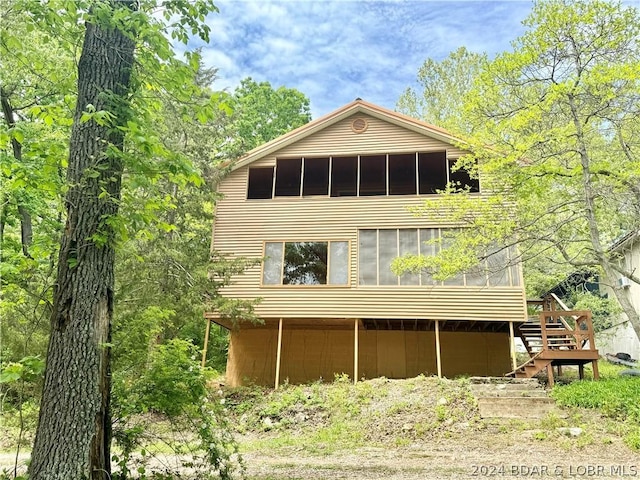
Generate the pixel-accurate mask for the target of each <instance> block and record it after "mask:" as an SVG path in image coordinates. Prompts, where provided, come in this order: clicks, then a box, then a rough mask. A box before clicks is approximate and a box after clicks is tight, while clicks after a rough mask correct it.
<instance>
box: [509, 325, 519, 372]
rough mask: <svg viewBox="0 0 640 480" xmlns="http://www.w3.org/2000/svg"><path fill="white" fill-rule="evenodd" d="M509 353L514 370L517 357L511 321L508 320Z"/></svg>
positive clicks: (516, 365)
mask: <svg viewBox="0 0 640 480" xmlns="http://www.w3.org/2000/svg"><path fill="white" fill-rule="evenodd" d="M509 354H510V355H511V367H512V368H513V371H514V372H515V371H516V369H517V368H518V359H517V358H516V337H515V334H514V333H513V322H509Z"/></svg>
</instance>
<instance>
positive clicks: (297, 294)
mask: <svg viewBox="0 0 640 480" xmlns="http://www.w3.org/2000/svg"><path fill="white" fill-rule="evenodd" d="M251 292H254V293H253V294H252V293H251ZM224 294H225V295H228V296H231V297H236V298H255V297H261V298H262V302H261V304H259V305H258V306H257V307H256V313H257V314H258V315H259V316H262V317H265V318H269V317H309V318H336V317H338V318H397V319H402V318H406V319H413V318H428V319H431V320H486V321H510V320H513V321H523V320H524V319H525V318H526V309H525V297H524V294H523V292H522V290H520V289H519V288H485V289H476V290H474V289H471V288H464V287H458V288H447V287H414V288H408V287H393V288H386V287H370V288H362V287H356V288H334V287H317V288H304V287H303V288H300V287H298V288H296V287H281V288H255V289H254V288H248V287H245V288H238V286H230V287H226V288H225V289H224Z"/></svg>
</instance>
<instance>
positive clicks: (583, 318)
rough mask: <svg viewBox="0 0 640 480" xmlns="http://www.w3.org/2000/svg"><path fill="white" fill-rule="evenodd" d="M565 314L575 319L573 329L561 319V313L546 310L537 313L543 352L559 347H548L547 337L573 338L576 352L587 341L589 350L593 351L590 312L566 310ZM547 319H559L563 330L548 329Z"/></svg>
mask: <svg viewBox="0 0 640 480" xmlns="http://www.w3.org/2000/svg"><path fill="white" fill-rule="evenodd" d="M566 312H567V313H568V314H569V315H570V316H572V317H573V318H575V319H576V320H575V322H576V324H575V326H574V327H571V326H570V325H568V324H567V323H566V321H564V320H563V319H562V316H563V312H562V311H559V310H547V311H542V312H540V313H539V318H540V333H541V337H542V348H543V349H544V350H553V349H558V348H559V347H560V346H559V345H550V343H549V337H551V338H553V337H573V339H574V340H575V342H576V343H575V348H576V349H577V350H582V349H583V347H584V345H585V344H586V342H587V341H589V346H590V347H591V348H590V349H591V350H593V347H594V332H593V323H592V322H591V312H590V311H589V310H567V311H566ZM547 319H559V320H561V322H562V324H563V326H564V327H565V328H564V329H561V330H560V329H555V330H554V329H548V324H547ZM583 325H584V327H583Z"/></svg>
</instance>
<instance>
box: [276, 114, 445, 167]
mask: <svg viewBox="0 0 640 480" xmlns="http://www.w3.org/2000/svg"><path fill="white" fill-rule="evenodd" d="M356 117H361V118H365V119H366V120H367V122H368V124H369V127H368V128H367V130H366V131H365V132H364V133H354V132H353V131H352V130H351V122H352V120H353V119H354V118H356ZM448 146H449V145H447V144H446V143H443V142H441V141H439V140H436V139H433V138H430V137H425V136H424V135H420V134H419V133H416V132H412V131H411V130H407V129H404V128H401V127H398V126H397V125H393V124H391V123H388V122H384V121H382V120H379V119H377V118H373V117H370V116H368V115H354V116H352V117H349V118H346V119H344V120H342V121H340V122H338V123H336V124H334V125H331V126H330V127H327V128H325V129H324V130H321V131H320V132H318V133H316V134H315V135H311V136H309V137H307V138H305V139H303V140H300V141H298V142H296V143H294V144H292V145H289V146H288V147H285V148H283V149H282V150H280V151H279V152H278V154H277V156H280V157H283V156H296V155H307V156H308V155H323V154H324V155H340V154H359V153H362V154H364V153H392V152H406V151H407V150H409V151H411V149H414V148H420V149H422V150H431V149H433V150H437V149H443V148H446V147H448Z"/></svg>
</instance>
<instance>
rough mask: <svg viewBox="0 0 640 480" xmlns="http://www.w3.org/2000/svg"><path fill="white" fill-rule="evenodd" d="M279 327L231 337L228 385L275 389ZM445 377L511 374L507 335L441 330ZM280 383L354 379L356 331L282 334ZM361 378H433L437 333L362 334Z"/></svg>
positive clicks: (360, 338) (287, 331) (303, 330)
mask: <svg viewBox="0 0 640 480" xmlns="http://www.w3.org/2000/svg"><path fill="white" fill-rule="evenodd" d="M277 339H278V332H277V329H267V328H261V329H245V330H240V331H235V332H232V333H231V339H230V345H229V358H228V361H227V375H226V377H227V384H228V385H230V386H239V385H247V384H256V385H266V386H273V385H274V382H275V369H276V351H277ZM440 342H441V358H442V374H443V375H444V376H445V377H455V376H458V375H481V376H482V375H486V376H499V375H503V374H504V373H505V372H508V371H510V369H511V368H510V358H509V336H508V335H507V334H505V333H479V332H441V334H440ZM281 355H282V360H281V366H280V381H281V382H285V381H289V382H290V383H306V382H312V381H315V380H318V379H323V380H326V381H331V380H333V378H334V376H335V374H340V373H346V374H347V375H349V376H350V377H352V378H353V366H354V365H353V363H354V362H353V361H354V332H353V331H350V330H329V329H324V330H318V329H304V328H299V329H290V330H287V329H286V326H285V328H284V329H283V334H282V353H281ZM358 356H359V365H358V378H375V377H381V376H384V377H387V378H410V377H415V376H417V375H419V374H421V373H422V374H425V375H435V374H437V367H436V349H435V334H434V332H420V331H394V330H360V332H359V348H358Z"/></svg>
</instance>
